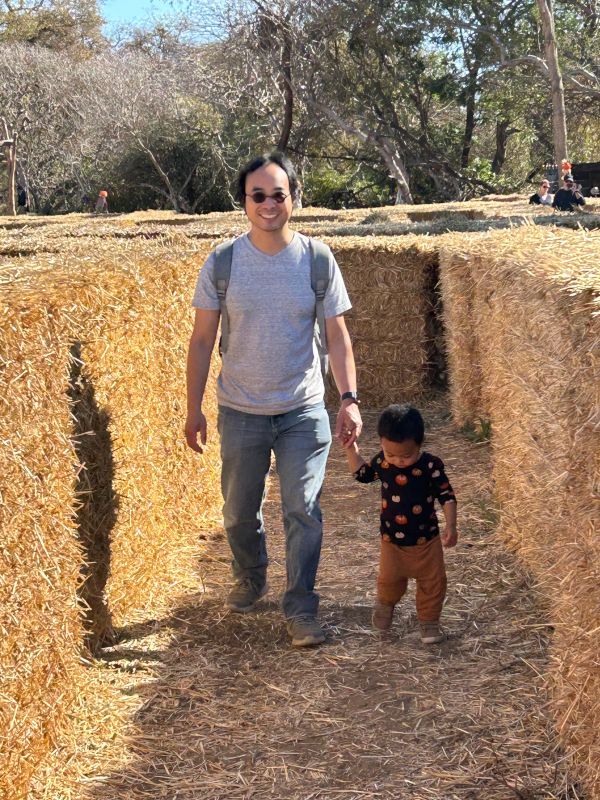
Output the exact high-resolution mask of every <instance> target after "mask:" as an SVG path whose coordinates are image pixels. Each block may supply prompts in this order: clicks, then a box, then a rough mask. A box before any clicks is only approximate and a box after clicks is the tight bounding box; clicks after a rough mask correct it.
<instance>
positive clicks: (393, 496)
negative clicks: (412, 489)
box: [392, 494, 400, 503]
mask: <svg viewBox="0 0 600 800" xmlns="http://www.w3.org/2000/svg"><path fill="white" fill-rule="evenodd" d="M392 501H393V502H394V503H399V502H400V495H399V494H393V495H392Z"/></svg>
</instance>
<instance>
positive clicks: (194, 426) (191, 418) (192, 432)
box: [184, 411, 206, 453]
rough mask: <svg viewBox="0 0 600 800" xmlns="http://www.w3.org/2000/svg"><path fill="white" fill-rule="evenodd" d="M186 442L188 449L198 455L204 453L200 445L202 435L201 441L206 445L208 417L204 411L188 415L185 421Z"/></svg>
mask: <svg viewBox="0 0 600 800" xmlns="http://www.w3.org/2000/svg"><path fill="white" fill-rule="evenodd" d="M184 432H185V440H186V442H187V445H188V447H191V448H192V450H195V451H196V453H203V452H204V451H203V449H202V447H201V445H200V444H198V434H200V441H201V442H202V444H203V445H204V444H206V417H205V416H204V414H203V413H202V411H197V412H196V413H195V414H188V416H187V419H186V421H185V427H184Z"/></svg>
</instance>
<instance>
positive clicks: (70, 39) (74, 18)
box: [0, 0, 106, 59]
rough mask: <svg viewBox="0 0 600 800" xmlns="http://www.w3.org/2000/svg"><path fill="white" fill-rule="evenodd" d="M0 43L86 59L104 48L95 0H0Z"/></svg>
mask: <svg viewBox="0 0 600 800" xmlns="http://www.w3.org/2000/svg"><path fill="white" fill-rule="evenodd" d="M0 43H6V44H17V43H22V44H29V45H37V46H40V47H46V48H48V49H50V50H54V51H60V52H65V53H68V54H69V55H70V56H71V57H73V58H78V59H79V58H87V57H89V55H90V54H92V53H93V52H96V51H98V50H100V49H103V48H104V47H105V46H106V40H105V39H104V36H103V34H102V17H101V16H100V13H99V11H98V4H97V0H0Z"/></svg>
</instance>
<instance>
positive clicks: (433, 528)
mask: <svg viewBox="0 0 600 800" xmlns="http://www.w3.org/2000/svg"><path fill="white" fill-rule="evenodd" d="M429 530H430V531H437V528H436V527H435V525H432V526H431V528H429Z"/></svg>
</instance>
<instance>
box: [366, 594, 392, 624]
mask: <svg viewBox="0 0 600 800" xmlns="http://www.w3.org/2000/svg"><path fill="white" fill-rule="evenodd" d="M393 616H394V606H389V605H386V604H385V603H380V602H379V600H378V601H377V602H376V603H375V608H374V609H373V616H372V617H371V621H372V622H373V627H374V628H377V630H378V631H389V629H390V628H391V626H392V618H393Z"/></svg>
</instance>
